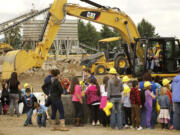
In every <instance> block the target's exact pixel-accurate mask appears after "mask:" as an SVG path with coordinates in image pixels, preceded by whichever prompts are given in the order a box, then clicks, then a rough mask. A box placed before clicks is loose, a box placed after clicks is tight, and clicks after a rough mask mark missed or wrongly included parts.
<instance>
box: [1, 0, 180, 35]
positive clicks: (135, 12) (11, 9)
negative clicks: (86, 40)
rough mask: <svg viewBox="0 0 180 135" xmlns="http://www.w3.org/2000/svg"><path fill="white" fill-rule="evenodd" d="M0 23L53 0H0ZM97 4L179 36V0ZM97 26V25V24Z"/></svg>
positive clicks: (114, 0) (109, 0)
mask: <svg viewBox="0 0 180 135" xmlns="http://www.w3.org/2000/svg"><path fill="white" fill-rule="evenodd" d="M0 1H1V8H0V23H1V22H4V21H6V20H8V19H11V18H13V17H17V16H19V15H22V14H23V13H26V12H29V11H30V10H31V9H32V8H33V6H32V3H33V4H34V8H35V9H38V10H40V9H43V8H46V7H48V6H49V4H50V3H52V2H53V0H0ZM93 1H96V2H97V3H99V4H102V5H105V6H110V7H118V8H120V9H121V10H122V11H124V12H125V13H126V14H128V15H129V16H130V17H131V18H132V20H133V21H134V22H135V24H137V23H139V22H140V21H141V20H142V18H145V19H146V20H148V21H149V22H150V23H152V24H153V25H154V26H155V27H156V32H157V33H159V34H160V35H161V36H176V37H178V38H180V0H93ZM68 3H76V4H77V3H78V4H79V5H82V6H88V5H87V4H84V3H83V2H80V1H79V0H68ZM98 28H99V26H98Z"/></svg>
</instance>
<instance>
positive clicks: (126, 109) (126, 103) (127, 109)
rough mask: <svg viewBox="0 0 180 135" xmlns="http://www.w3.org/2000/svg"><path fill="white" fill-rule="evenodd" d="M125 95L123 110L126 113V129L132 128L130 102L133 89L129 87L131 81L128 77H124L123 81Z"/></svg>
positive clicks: (123, 96) (123, 97)
mask: <svg viewBox="0 0 180 135" xmlns="http://www.w3.org/2000/svg"><path fill="white" fill-rule="evenodd" d="M122 81H123V87H124V90H123V94H122V101H123V108H124V112H125V128H128V127H130V128H132V126H131V125H132V121H131V101H130V92H131V89H130V88H129V86H128V82H129V81H130V79H129V77H128V76H124V77H123V79H122Z"/></svg>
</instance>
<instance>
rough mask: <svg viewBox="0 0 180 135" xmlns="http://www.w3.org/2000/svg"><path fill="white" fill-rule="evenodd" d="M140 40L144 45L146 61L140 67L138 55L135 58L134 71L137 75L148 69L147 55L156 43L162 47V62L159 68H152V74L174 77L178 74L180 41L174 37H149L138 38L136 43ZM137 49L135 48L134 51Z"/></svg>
mask: <svg viewBox="0 0 180 135" xmlns="http://www.w3.org/2000/svg"><path fill="white" fill-rule="evenodd" d="M138 42H140V43H141V45H142V46H144V63H143V65H142V66H141V67H140V66H139V65H136V64H135V63H136V62H135V61H136V57H134V58H133V61H134V62H133V63H134V64H133V71H134V75H135V76H140V75H142V73H144V72H146V71H147V67H146V65H147V62H148V61H147V55H148V51H149V50H150V49H154V48H155V47H156V43H158V44H159V47H160V48H161V55H162V56H161V63H160V66H159V69H158V70H156V68H154V69H152V76H157V75H159V76H161V77H173V76H176V75H177V73H178V71H179V69H180V42H179V40H178V39H176V38H174V37H157V38H155V37H149V38H138V39H136V43H138ZM136 50H137V49H135V50H134V53H135V52H136Z"/></svg>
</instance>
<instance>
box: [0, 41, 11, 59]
mask: <svg viewBox="0 0 180 135" xmlns="http://www.w3.org/2000/svg"><path fill="white" fill-rule="evenodd" d="M12 50H13V47H12V46H10V45H8V44H6V43H0V56H4V55H5V54H6V53H7V52H9V51H12Z"/></svg>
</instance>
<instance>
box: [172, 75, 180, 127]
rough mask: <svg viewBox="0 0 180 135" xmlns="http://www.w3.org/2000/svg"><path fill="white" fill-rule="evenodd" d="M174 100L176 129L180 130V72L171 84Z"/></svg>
mask: <svg viewBox="0 0 180 135" xmlns="http://www.w3.org/2000/svg"><path fill="white" fill-rule="evenodd" d="M171 87H172V101H173V103H174V123H173V125H174V129H176V130H180V74H179V75H178V76H176V77H175V78H174V79H173V81H172V84H171Z"/></svg>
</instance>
